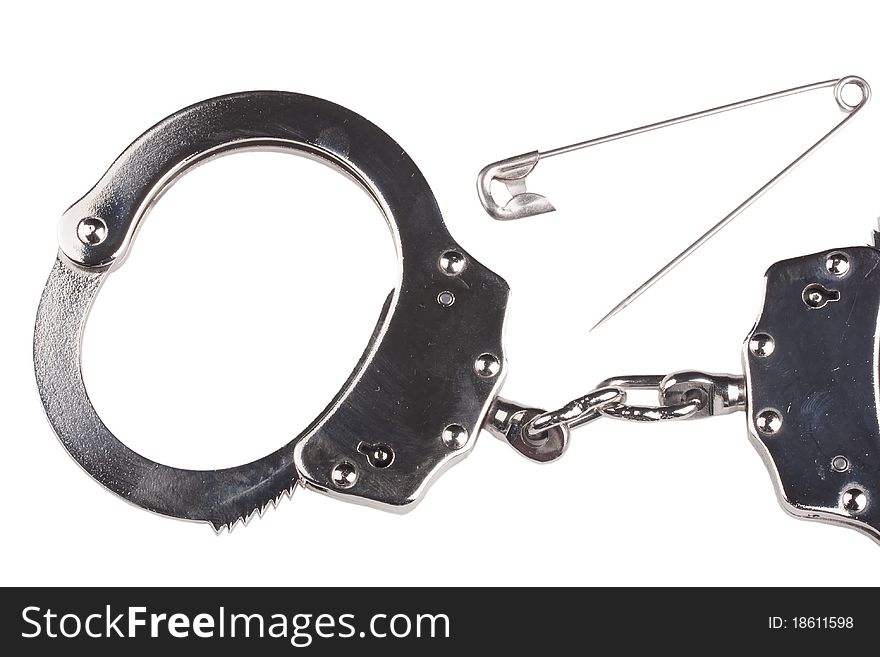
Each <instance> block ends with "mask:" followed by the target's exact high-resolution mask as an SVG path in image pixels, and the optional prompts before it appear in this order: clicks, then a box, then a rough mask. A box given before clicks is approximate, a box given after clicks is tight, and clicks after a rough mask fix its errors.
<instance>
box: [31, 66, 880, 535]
mask: <svg viewBox="0 0 880 657" xmlns="http://www.w3.org/2000/svg"><path fill="white" fill-rule="evenodd" d="M843 81H846V82H847V83H851V82H855V84H856V85H857V86H859V88H860V89H861V90H862V93H863V101H862V102H861V103H859V104H858V105H857V106H856V105H853V106H847V107H843V106H842V109H844V111H845V112H847V114H848V116H847V119H844V122H845V121H846V120H848V118H851V115H852V114H854V113H855V111H856V110H857V109H860V108H861V106H862V105H863V104H864V103H865V102H867V100H868V98H869V95H870V90H869V88H868V86H867V83H865V82H864V81H863V80H861V79H860V78H843V79H841V80H840V81H831V82H833V83H836V86H834V89H835V96H836V97H837V98H839V90H840V85H841V83H843ZM822 84H823V85H824V86H829V83H822ZM810 88H820V87H819V86H817V85H812V86H810ZM798 89H800V90H806V88H798ZM754 100H755V99H753V101H754ZM729 108H732V106H731V107H729ZM718 109H722V110H723V108H716V110H718ZM701 114H705V113H701ZM690 118H698V115H690ZM682 120H689V118H688V117H682ZM664 123H666V124H671V123H670V122H664ZM842 124H843V122H842V123H841V125H842ZM654 127H663V125H662V124H655V125H654V126H647V127H646V129H654ZM839 127H840V126H838V128H839ZM836 129H837V128H836ZM836 129H835V130H836ZM640 130H641V129H640ZM642 131H643V130H642ZM628 132H630V133H631V134H636V131H628ZM833 132H834V131H832V133H829V135H826V138H827V137H828V136H830V135H831V134H833ZM620 134H621V135H622V136H627V135H626V134H624V133H620ZM824 139H825V138H823V140H824ZM597 143H599V142H597ZM819 143H821V141H820V142H819ZM586 144H587V145H590V143H589V142H586ZM818 145H819V144H817V146H818ZM248 149H273V150H284V151H291V152H294V153H297V154H300V155H304V156H306V157H310V158H313V159H315V160H318V161H320V162H322V163H324V164H327V165H329V166H331V167H333V168H334V169H336V170H337V171H339V172H341V173H343V174H345V175H347V176H349V177H350V178H351V179H353V180H354V181H355V182H357V183H358V184H359V185H360V186H361V187H362V188H363V189H364V190H365V191H366V192H367V193H368V194H369V195H370V196H371V197H372V199H373V200H374V201H375V203H376V204H377V205H378V206H379V208H380V209H381V211H382V212H383V214H384V215H385V218H386V219H387V221H388V224H389V226H390V228H391V232H392V235H393V239H394V242H395V245H396V249H397V255H398V259H399V261H400V263H401V266H400V268H399V271H400V278H399V280H398V281H397V285H396V287H395V290H394V291H393V292H392V293H391V294H390V295H389V297H388V299H387V301H386V302H385V305H384V307H383V309H382V313H381V316H380V318H379V321H378V323H377V325H376V328H375V330H374V332H373V334H372V337H371V339H370V341H369V344H368V346H367V348H366V350H365V351H364V353H363V356H362V357H361V359H360V361H359V362H358V363H357V365H356V366H355V368H354V370H353V371H352V373H351V375H350V376H349V378H348V380H347V381H346V382H345V384H344V385H343V387H342V388H341V390H340V391H339V392H338V393H337V395H336V396H335V398H334V399H333V400H332V401H331V402H330V404H329V405H328V406H327V407H326V409H325V410H324V411H323V412H322V413H321V414H320V415H319V416H318V417H317V418H316V419H315V420H314V421H313V422H312V423H311V424H310V425H309V426H308V427H307V428H306V429H305V430H304V431H303V432H302V433H300V434H299V435H298V436H297V437H296V438H294V439H293V440H291V441H290V442H289V443H288V444H286V445H284V446H283V447H281V448H280V449H278V450H277V451H275V452H272V453H271V454H268V455H266V456H264V457H263V458H261V459H258V460H256V461H253V462H251V463H246V464H243V465H239V466H236V467H231V468H226V469H219V470H187V469H181V468H175V467H170V466H167V465H163V464H161V463H156V462H154V461H152V460H150V459H148V458H145V457H144V456H141V455H140V454H138V453H137V452H135V451H133V450H132V449H130V448H128V447H127V446H126V445H125V444H124V443H123V442H122V441H120V440H119V439H118V438H116V436H114V435H113V433H111V431H110V430H109V429H108V428H107V427H106V426H105V425H104V423H103V422H102V421H101V418H100V417H99V415H98V413H97V412H96V410H95V409H94V408H93V406H92V404H91V402H90V400H89V396H88V394H87V392H86V388H85V384H84V382H83V377H82V372H81V344H82V336H83V332H84V329H85V325H86V319H87V316H88V313H89V309H90V308H91V305H92V303H93V302H94V300H95V297H96V296H97V294H98V291H99V290H100V288H101V286H102V284H103V282H104V280H105V279H106V278H107V276H108V275H110V273H112V271H114V269H115V268H117V267H119V266H120V265H121V264H122V263H123V262H124V260H125V257H126V255H127V253H128V251H129V249H130V248H131V246H132V243H133V241H134V238H135V235H136V233H137V230H138V227H139V226H140V224H141V222H142V221H143V219H144V217H145V215H146V214H147V212H148V210H149V209H150V207H151V206H152V205H153V203H155V202H156V201H157V200H158V199H159V197H160V196H161V195H162V193H163V192H164V191H165V190H166V189H167V188H168V187H169V186H170V185H171V184H172V183H173V182H174V181H175V180H177V179H178V178H179V177H180V176H181V175H183V174H184V173H185V172H186V171H188V170H189V169H191V168H192V167H193V166H195V165H197V164H200V163H202V162H204V161H206V160H207V159H209V158H213V157H216V156H219V155H224V154H227V153H231V152H237V151H242V150H248ZM539 155H540V154H537V153H535V154H531V155H530V156H521V157H520V158H514V160H519V163H518V164H515V165H508V166H505V164H504V161H502V162H501V163H496V165H490V167H487V168H486V169H484V171H483V173H482V174H481V178H480V183H479V187H480V197H481V200H483V203H484V206H485V207H486V209H487V210H489V211H490V214H494V215H495V216H499V215H502V216H501V217H500V218H511V217H509V216H503V215H505V213H506V212H507V210H505V208H504V206H501V205H500V204H497V203H496V202H495V201H494V199H493V198H492V195H491V189H490V186H491V183H492V181H493V180H500V181H502V182H505V183H507V184H508V187H510V188H511V192H512V193H513V194H514V197H513V199H512V200H513V205H516V204H517V203H520V207H521V206H522V205H523V202H524V204H525V205H529V204H532V205H533V207H532V210H535V207H534V204H535V203H537V204H538V206H539V207H538V211H540V212H544V211H549V210H550V209H552V206H549V202H546V199H544V200H543V201H541V199H543V197H539V196H538V195H535V194H527V193H526V192H525V187H524V182H523V181H524V178H525V176H526V175H527V174H528V173H529V171H531V169H532V168H533V167H534V165H535V164H536V163H537V160H538V159H539V157H538V156H539ZM805 155H806V154H805ZM522 157H526V159H529V158H531V159H530V160H529V162H526V163H525V164H523V162H522ZM800 159H801V158H799V160H800ZM532 160H533V161H532ZM508 164H509V163H508ZM517 194H522V195H523V196H520V197H519V198H517ZM752 200H753V199H752ZM749 202H750V201H749ZM547 206H549V208H548V207H547ZM493 210H494V211H493ZM508 210H509V208H508ZM518 212H519V214H518V216H525V215H526V214H535V213H536V212H535V211H525V212H522V211H518ZM59 240H60V249H59V252H58V258H57V260H56V262H55V265H54V266H53V268H52V270H51V273H50V275H49V279H48V281H47V283H46V286H45V289H44V291H43V295H42V299H41V301H40V305H39V309H38V312H37V321H36V329H35V335H34V363H35V371H36V378H37V384H38V388H39V392H40V396H41V399H42V403H43V406H44V408H45V411H46V414H47V415H48V418H49V421H50V423H51V425H52V427H53V429H54V430H55V433H56V434H57V436H58V438H59V439H60V441H61V443H62V444H63V445H64V447H65V448H66V449H67V451H68V452H69V453H70V455H71V456H72V457H73V458H74V459H75V460H76V461H77V462H78V463H79V464H80V465H81V466H82V467H83V469H85V470H86V472H88V473H89V474H90V475H91V476H92V477H93V478H94V479H96V480H97V481H98V482H99V483H101V484H102V485H103V486H104V487H106V488H108V489H109V490H111V491H113V492H114V493H116V494H117V495H119V496H120V497H122V498H124V499H125V500H127V501H129V502H131V503H133V504H135V505H137V506H140V507H143V508H145V509H148V510H150V511H154V512H156V513H159V514H163V515H166V516H171V517H175V518H182V519H187V520H195V521H203V522H208V523H210V524H211V525H212V526H213V527H214V529H215V530H217V531H220V530H221V529H223V528H224V527H226V528H230V529H231V528H232V527H233V526H234V525H235V524H236V523H237V522H239V521H245V522H246V521H247V520H248V519H249V518H250V517H251V516H253V515H254V514H255V513H257V514H262V512H263V511H264V510H265V509H266V508H267V507H268V506H269V505H274V504H277V502H278V500H279V499H280V498H281V497H282V496H284V495H289V494H290V493H292V492H293V489H294V488H295V486H296V485H297V484H302V485H304V486H305V487H307V488H311V489H313V490H316V491H320V492H323V493H326V494H328V495H332V496H334V497H337V498H340V499H344V500H348V501H353V502H361V503H367V504H370V505H373V506H378V507H381V508H384V509H389V510H408V509H409V508H411V507H412V506H414V505H415V504H416V503H417V502H418V501H419V500H420V499H421V498H422V497H423V496H424V494H425V491H426V489H427V488H428V486H429V485H430V484H431V483H432V481H433V480H435V479H436V477H437V476H439V475H440V474H441V473H442V472H443V471H444V470H445V469H447V468H448V467H450V466H451V465H453V464H454V463H456V462H458V461H459V460H461V459H462V458H464V457H465V456H466V455H467V454H468V453H470V451H471V450H472V449H473V447H474V445H475V443H476V439H477V435H478V434H479V433H480V431H481V429H486V430H488V431H489V432H490V433H492V434H493V435H495V436H496V437H498V438H500V439H502V440H504V441H505V442H507V443H509V444H510V445H511V446H512V447H513V448H514V449H515V450H516V451H518V452H519V453H520V454H522V455H523V456H525V457H527V458H528V459H531V460H533V461H537V462H548V461H553V460H555V459H557V458H559V457H560V456H561V455H562V454H563V453H564V452H565V450H566V447H567V445H568V441H569V435H570V430H571V429H573V428H576V427H578V426H580V425H583V424H586V423H587V422H590V421H592V420H595V419H597V418H599V417H614V418H623V419H630V420H642V421H651V420H667V419H685V418H699V417H707V416H712V415H717V414H722V413H729V412H732V411H736V410H745V411H746V412H747V415H748V427H749V435H750V438H751V440H752V442H753V443H754V444H755V445H756V447H757V448H758V450H759V452H760V453H761V455H762V456H763V458H764V460H765V461H766V463H767V466H768V468H769V470H770V472H771V476H772V478H773V481H774V483H775V486H776V489H777V492H778V494H779V498H780V500H781V501H782V503H783V506H784V508H786V510H788V511H789V512H791V513H793V514H795V515H798V516H802V517H807V518H814V519H821V520H825V521H829V522H834V523H839V524H844V525H847V526H850V527H855V528H857V529H860V530H861V531H863V532H865V533H867V534H869V535H870V536H871V537H872V538H874V539H875V540H880V421H878V407H880V406H878V396H880V389H878V383H877V379H878V373H880V366H878V345H880V335H878V313H880V250H878V248H875V247H876V246H877V245H875V247H852V248H847V249H833V250H829V251H827V252H822V253H820V254H815V255H811V256H805V257H802V258H796V259H793V260H786V261H783V262H780V263H777V264H775V265H773V266H772V267H771V268H770V270H769V271H768V273H767V281H766V285H767V287H766V296H765V301H764V309H763V311H762V313H761V315H760V317H759V319H758V321H757V323H756V325H755V327H754V328H753V329H752V331H751V332H750V333H749V336H748V337H747V339H746V343H745V348H744V356H743V359H744V365H745V376H744V377H741V376H733V375H717V374H709V373H703V372H696V371H686V372H678V373H675V374H671V375H668V376H640V377H619V378H615V379H609V380H606V381H604V382H602V383H601V384H600V385H599V386H597V388H596V389H594V390H593V391H591V392H589V393H588V394H586V395H584V396H582V397H579V398H577V399H575V400H574V401H572V402H570V403H569V404H567V405H565V406H564V407H562V408H560V409H558V410H556V411H552V412H545V411H543V410H541V409H537V408H532V407H527V406H522V405H520V404H516V403H513V402H510V401H508V400H505V399H503V398H501V397H499V396H498V393H499V390H500V387H501V384H502V381H503V379H504V375H505V373H506V361H505V358H504V350H503V345H502V327H503V323H504V317H505V312H506V305H507V299H508V286H507V284H506V283H505V281H504V280H503V279H502V278H501V277H500V276H498V275H497V274H495V273H493V272H491V271H490V270H488V269H487V268H486V267H484V266H483V265H482V264H480V263H479V262H477V261H476V260H475V259H474V258H473V257H472V256H471V255H469V254H468V253H467V252H466V251H465V250H464V249H463V248H462V247H461V246H460V245H459V244H457V243H456V242H455V240H454V239H453V238H452V237H451V236H450V234H449V232H448V231H447V229H446V226H445V224H444V222H443V218H442V216H441V213H440V210H439V208H438V205H437V202H436V200H435V198H434V196H433V194H432V192H431V190H430V188H429V186H428V183H427V181H426V180H425V178H424V177H423V176H422V174H421V172H420V171H419V169H418V168H417V167H416V165H415V164H414V162H413V161H412V160H411V159H410V157H409V156H408V155H407V154H406V152H405V151H404V150H403V149H402V148H401V147H400V146H399V145H398V144H397V143H395V142H394V141H393V140H392V139H391V138H390V137H389V136H388V135H387V134H385V133H384V132H383V131H382V130H380V129H379V128H378V127H377V126H375V125H374V124H372V123H371V122H369V121H367V120H366V119H364V118H363V117H361V116H359V115H358V114H355V113H354V112H352V111H350V110H348V109H346V108H344V107H341V106H339V105H336V104H333V103H331V102H329V101H326V100H322V99H320V98H314V97H311V96H305V95H301V94H296V93H285V92H247V93H238V94H232V95H228V96H221V97H218V98H213V99H210V100H206V101H203V102H200V103H197V104H195V105H192V106H190V107H188V108H186V109H183V110H181V111H179V112H177V113H175V114H172V115H171V116H169V117H168V118H166V119H165V120H163V121H162V122H160V123H158V124H157V125H155V126H153V127H152V128H150V129H149V130H148V131H147V132H145V133H144V134H143V135H142V136H141V137H139V138H138V139H137V140H136V141H135V142H134V143H132V144H131V145H130V146H129V147H128V148H127V149H126V150H125V151H124V152H123V153H122V154H121V155H120V156H119V158H118V159H117V160H116V161H115V162H114V163H113V165H112V166H111V167H110V169H109V170H108V171H107V172H106V173H105V174H104V176H103V177H102V178H101V179H100V180H99V181H98V183H97V184H96V185H95V187H94V188H93V189H92V190H91V191H89V192H88V193H87V194H86V195H85V196H84V197H83V198H82V199H80V200H79V201H77V202H76V203H75V204H74V205H73V206H72V207H71V208H69V209H68V210H67V211H66V212H65V213H64V215H63V217H62V220H61V225H60V229H59ZM635 388H640V389H644V388H650V389H655V390H657V391H658V394H659V404H658V405H657V406H650V407H649V406H633V405H630V404H628V403H627V392H628V391H629V390H631V389H635Z"/></svg>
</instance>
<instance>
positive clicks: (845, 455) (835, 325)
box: [743, 247, 880, 542]
mask: <svg viewBox="0 0 880 657" xmlns="http://www.w3.org/2000/svg"><path fill="white" fill-rule="evenodd" d="M840 253H844V254H846V257H847V262H848V265H849V266H848V271H847V272H846V274H845V275H843V276H841V275H839V274H837V273H835V272H834V271H832V269H833V268H829V267H828V262H829V261H831V260H833V259H834V258H833V256H834V255H835V254H840ZM811 285H821V286H823V287H825V288H827V289H829V290H834V291H835V292H837V293H838V295H839V300H838V301H837V302H836V303H827V304H824V305H822V306H821V307H812V306H810V305H807V304H805V303H804V295H803V290H805V289H807V288H808V287H809V286H811ZM878 314H880V251H878V250H877V249H874V248H871V247H852V248H848V249H832V250H829V251H823V252H821V253H816V254H813V255H808V256H804V257H801V258H794V259H792V260H784V261H782V262H778V263H776V264H775V265H773V266H772V267H770V269H769V270H768V271H767V276H766V292H765V298H764V308H763V310H762V311H761V315H760V317H759V318H758V321H757V322H756V324H755V326H754V328H753V329H752V332H751V334H750V335H749V336H748V338H747V339H746V342H745V346H744V348H743V360H744V363H745V371H746V388H747V390H748V396H749V409H748V412H749V416H750V421H749V437H750V439H751V441H752V443H753V444H754V445H755V447H756V448H757V449H758V452H759V453H760V454H761V456H762V457H763V459H764V461H765V463H766V464H767V468H768V470H769V471H770V474H771V477H772V479H773V483H774V485H775V487H776V491H777V495H778V497H779V500H780V502H781V504H782V506H783V508H784V509H785V510H786V511H788V512H789V513H791V514H793V515H795V516H798V517H801V518H807V519H812V520H822V521H826V522H831V523H836V524H843V525H846V526H848V527H853V528H856V529H858V530H860V531H862V532H865V533H867V534H868V535H869V536H871V537H872V538H873V539H874V540H877V541H878V542H880V505H878V504H871V499H872V498H873V499H876V498H877V497H878V495H880V420H878V408H880V406H878V395H880V387H878V378H880V363H878V350H880V347H878V345H880V328H878ZM759 334H766V335H772V336H773V337H774V339H775V349H774V350H773V352H772V353H770V354H768V355H766V356H763V357H761V356H759V355H757V354H756V353H755V352H754V350H753V349H752V348H750V344H751V343H752V341H753V340H754V337H755V336H756V335H759Z"/></svg>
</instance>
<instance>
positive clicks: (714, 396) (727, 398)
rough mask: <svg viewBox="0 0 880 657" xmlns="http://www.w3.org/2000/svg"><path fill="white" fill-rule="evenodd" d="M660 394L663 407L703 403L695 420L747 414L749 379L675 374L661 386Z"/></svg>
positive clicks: (724, 375) (668, 377)
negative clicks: (737, 412)
mask: <svg viewBox="0 0 880 657" xmlns="http://www.w3.org/2000/svg"><path fill="white" fill-rule="evenodd" d="M659 390H660V403H661V404H663V405H666V406H675V405H678V404H686V403H687V402H689V401H693V400H694V399H695V398H699V399H700V400H702V401H703V404H702V406H701V407H700V408H699V409H698V410H697V412H696V413H695V414H694V415H693V419H699V418H703V417H712V416H713V415H727V414H728V413H735V412H736V411H745V410H746V390H745V379H744V378H743V377H742V376H737V375H734V374H710V373H708V372H697V371H684V372H675V373H673V374H670V375H669V376H667V377H666V378H664V379H663V381H661V382H660V386H659Z"/></svg>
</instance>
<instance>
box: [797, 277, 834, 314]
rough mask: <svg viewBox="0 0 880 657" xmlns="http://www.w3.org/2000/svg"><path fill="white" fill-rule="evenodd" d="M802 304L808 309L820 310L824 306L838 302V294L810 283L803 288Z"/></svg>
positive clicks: (817, 284) (822, 286)
mask: <svg viewBox="0 0 880 657" xmlns="http://www.w3.org/2000/svg"><path fill="white" fill-rule="evenodd" d="M803 298H804V303H805V304H807V305H808V306H809V307H810V308H822V307H824V306H825V305H826V304H829V303H834V302H835V301H840V292H838V291H837V290H829V289H828V288H827V287H825V286H824V285H820V284H819V283H811V284H810V285H807V287H805V288H804V294H803Z"/></svg>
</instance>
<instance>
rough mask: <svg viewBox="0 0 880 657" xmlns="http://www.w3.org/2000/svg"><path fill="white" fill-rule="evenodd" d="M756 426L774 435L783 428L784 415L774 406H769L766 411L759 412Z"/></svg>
mask: <svg viewBox="0 0 880 657" xmlns="http://www.w3.org/2000/svg"><path fill="white" fill-rule="evenodd" d="M755 426H757V427H758V431H760V432H761V433H763V434H766V435H768V436H772V435H773V434H774V433H776V432H777V431H779V430H780V429H781V428H782V416H781V415H780V414H779V413H778V412H777V411H774V410H773V409H772V408H768V409H767V410H766V411H761V412H760V413H758V417H756V418H755Z"/></svg>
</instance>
